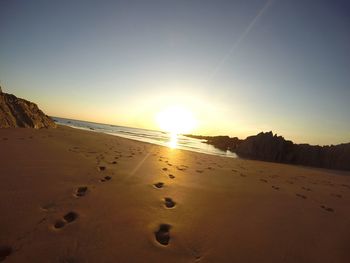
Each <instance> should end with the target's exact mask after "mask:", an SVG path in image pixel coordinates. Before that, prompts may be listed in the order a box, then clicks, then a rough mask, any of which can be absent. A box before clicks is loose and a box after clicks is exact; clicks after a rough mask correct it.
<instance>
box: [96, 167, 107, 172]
mask: <svg viewBox="0 0 350 263" xmlns="http://www.w3.org/2000/svg"><path fill="white" fill-rule="evenodd" d="M98 170H99V171H105V170H106V167H105V166H99V167H98Z"/></svg>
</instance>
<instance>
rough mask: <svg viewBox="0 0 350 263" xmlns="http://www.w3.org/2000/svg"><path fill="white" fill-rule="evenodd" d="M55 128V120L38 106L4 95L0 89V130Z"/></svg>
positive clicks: (10, 95)
mask: <svg viewBox="0 0 350 263" xmlns="http://www.w3.org/2000/svg"><path fill="white" fill-rule="evenodd" d="M14 127H22V128H36V129H40V128H55V127H56V124H55V123H54V122H53V120H52V119H51V118H50V117H49V116H47V115H45V114H44V113H43V112H42V111H41V110H40V109H39V108H38V106H37V105H36V104H34V103H32V102H30V101H27V100H24V99H20V98H17V97H16V96H14V95H12V94H7V93H3V92H2V91H1V87H0V128H14Z"/></svg>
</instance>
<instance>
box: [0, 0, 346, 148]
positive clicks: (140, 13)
mask: <svg viewBox="0 0 350 263" xmlns="http://www.w3.org/2000/svg"><path fill="white" fill-rule="evenodd" d="M349 28H350V3H349V2H348V1H322V0H320V1H316V0H315V1H310V0H303V1H302V0H300V1H298V0H293V1H292V0H289V1H287V0H274V1H260V0H259V1H246V0H242V1H233V0H231V1H167V0H163V1H146V0H143V1H78V0H76V1H16V0H12V1H7V0H1V1H0V35H1V41H0V83H1V85H2V86H3V89H4V90H5V91H6V92H9V93H14V94H15V95H17V96H19V97H24V98H27V99H29V100H32V101H35V102H36V103H37V104H39V106H40V107H41V108H42V109H43V110H44V111H45V112H46V113H47V114H50V115H54V116H62V117H71V118H77V119H84V120H90V121H97V122H107V123H113V124H120V125H127V126H134V127H142V128H157V125H156V123H155V122H154V116H155V115H156V113H157V112H159V111H161V110H162V109H163V108H164V107H167V106H168V105H174V104H176V105H182V106H184V107H186V108H188V109H189V110H190V111H191V112H193V114H194V115H195V116H196V118H197V119H198V127H197V128H196V129H195V130H194V131H193V132H194V133H199V134H212V135H214V134H228V135H231V136H239V137H241V138H244V137H245V136H248V135H251V134H255V133H257V132H259V131H262V130H264V131H269V130H272V131H274V132H276V133H278V134H281V135H284V136H285V137H287V138H289V139H292V140H294V141H296V142H309V143H313V144H331V143H334V144H335V143H340V142H349V141H350V114H349V113H350V103H348V101H349V99H350V31H349Z"/></svg>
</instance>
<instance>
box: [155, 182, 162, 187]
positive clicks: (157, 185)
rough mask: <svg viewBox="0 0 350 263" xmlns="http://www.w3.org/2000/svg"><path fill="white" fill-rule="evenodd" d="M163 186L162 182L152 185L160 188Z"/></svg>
mask: <svg viewBox="0 0 350 263" xmlns="http://www.w3.org/2000/svg"><path fill="white" fill-rule="evenodd" d="M163 186H164V183H163V182H158V183H155V184H154V187H156V188H162V187H163Z"/></svg>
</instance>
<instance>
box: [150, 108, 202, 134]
mask: <svg viewBox="0 0 350 263" xmlns="http://www.w3.org/2000/svg"><path fill="white" fill-rule="evenodd" d="M156 120H157V123H158V125H159V128H160V129H161V130H162V131H166V132H169V133H171V134H180V133H189V132H191V131H192V130H193V129H194V128H195V127H196V125H197V121H196V120H195V118H194V117H193V114H192V112H191V111H189V110H187V109H186V108H184V107H180V106H172V107H168V108H166V109H164V110H163V111H161V112H159V113H158V114H157V116H156Z"/></svg>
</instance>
